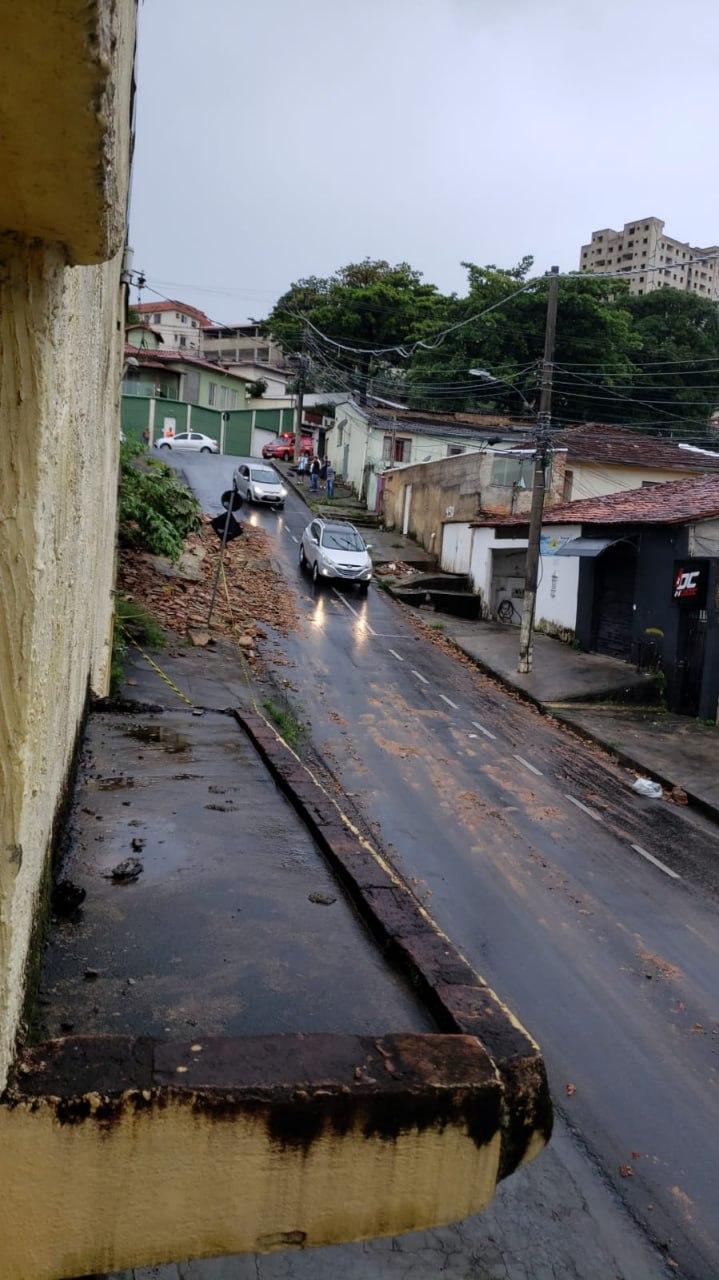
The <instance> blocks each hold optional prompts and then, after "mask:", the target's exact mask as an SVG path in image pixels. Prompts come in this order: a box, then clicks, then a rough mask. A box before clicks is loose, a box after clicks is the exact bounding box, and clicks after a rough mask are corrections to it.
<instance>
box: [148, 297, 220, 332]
mask: <svg viewBox="0 0 719 1280" xmlns="http://www.w3.org/2000/svg"><path fill="white" fill-rule="evenodd" d="M130 310H131V311H137V312H138V313H139V314H140V315H148V314H149V313H150V312H152V311H156V312H157V314H158V315H160V313H161V312H163V311H184V312H186V314H187V315H190V316H194V317H195V319H196V320H199V322H200V327H201V328H204V326H205V325H208V324H209V323H210V319H209V316H206V315H205V313H204V311H200V310H198V308H197V307H191V306H190V305H189V303H187V302H176V301H175V302H173V301H172V300H170V301H168V302H136V303H135V304H134V305H131V307H130Z"/></svg>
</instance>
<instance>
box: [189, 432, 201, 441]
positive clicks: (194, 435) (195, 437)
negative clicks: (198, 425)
mask: <svg viewBox="0 0 719 1280" xmlns="http://www.w3.org/2000/svg"><path fill="white" fill-rule="evenodd" d="M190 439H191V440H202V439H203V437H202V436H201V435H200V434H199V432H197V431H193V432H192V433H191V435H190Z"/></svg>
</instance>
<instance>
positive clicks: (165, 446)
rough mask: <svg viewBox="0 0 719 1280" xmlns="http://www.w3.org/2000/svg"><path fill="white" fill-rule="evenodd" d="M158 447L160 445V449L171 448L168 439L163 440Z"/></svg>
mask: <svg viewBox="0 0 719 1280" xmlns="http://www.w3.org/2000/svg"><path fill="white" fill-rule="evenodd" d="M157 447H158V449H169V448H170V446H169V444H168V443H167V441H166V440H163V442H162V444H158V446H157Z"/></svg>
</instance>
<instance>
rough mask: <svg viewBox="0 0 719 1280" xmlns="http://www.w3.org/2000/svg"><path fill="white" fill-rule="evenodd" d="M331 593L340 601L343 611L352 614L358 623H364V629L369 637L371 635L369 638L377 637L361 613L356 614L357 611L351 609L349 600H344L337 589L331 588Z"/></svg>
mask: <svg viewBox="0 0 719 1280" xmlns="http://www.w3.org/2000/svg"><path fill="white" fill-rule="evenodd" d="M332 591H333V592H334V594H335V595H336V596H337V599H338V600H340V601H341V602H342V604H343V605H344V607H345V609H349V611H350V613H353V614H354V616H355V618H356V619H357V621H358V622H362V623H364V625H365V626H366V628H367V630H368V631H369V633H370V635H371V636H376V635H377V632H376V631H374V630H373V628H372V627H371V626H370V624H369V622H366V621H365V619H364V618H363V617H362V615H361V613H358V612H357V610H356V609H354V608H353V607H352V605H351V604H350V602H349V600H345V598H344V596H343V595H341V594H340V592H339V591H338V590H337V588H336V587H333V588H332Z"/></svg>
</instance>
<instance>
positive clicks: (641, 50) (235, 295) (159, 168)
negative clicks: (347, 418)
mask: <svg viewBox="0 0 719 1280" xmlns="http://www.w3.org/2000/svg"><path fill="white" fill-rule="evenodd" d="M718 38H719V5H718V4H717V3H716V0H684V2H683V3H682V4H680V5H677V4H674V3H672V4H670V3H667V2H666V0H652V2H651V3H650V2H649V0H604V2H603V3H597V2H595V0H253V2H252V3H248V2H246V0H204V2H201V0H144V3H143V4H142V5H141V11H140V28H139V37H138V66H137V74H138V87H139V95H138V111H137V140H136V151H135V162H134V179H133V198H132V217H131V242H132V244H133V245H134V248H135V265H136V266H137V267H140V268H142V269H144V270H145V271H146V273H147V278H148V281H149V282H150V284H152V285H153V286H154V287H156V288H157V289H158V290H159V291H161V292H163V293H166V294H168V295H170V296H172V297H178V298H182V299H183V300H185V301H188V302H192V303H194V304H195V305H196V306H200V307H202V308H203V309H204V310H205V311H206V312H207V313H208V314H209V315H210V316H211V318H212V319H216V320H221V321H227V322H232V321H241V320H244V319H245V318H247V317H248V316H261V315H263V314H264V313H265V312H266V311H267V309H268V308H269V307H270V306H271V305H272V302H273V301H274V299H275V298H276V297H277V296H279V294H280V293H282V292H283V291H284V290H285V289H286V288H287V287H288V285H289V284H290V283H291V282H292V281H293V280H297V279H299V278H300V277H302V276H306V275H312V274H316V275H327V274H329V273H330V272H332V271H333V270H334V269H335V268H337V267H339V266H342V265H344V264H345V263H347V262H351V261H357V260H358V259H361V258H363V257H366V256H370V257H373V258H375V257H376V258H387V259H389V260H390V261H393V262H394V261H401V260H407V261H408V262H410V263H411V264H412V265H413V266H414V267H416V268H417V269H418V270H420V271H422V272H423V273H424V275H425V277H426V278H427V279H429V280H432V281H434V282H435V283H436V284H438V285H439V286H440V288H442V289H445V290H452V289H455V290H457V291H458V292H463V291H464V273H463V271H462V268H461V266H460V263H461V262H462V261H463V260H468V259H469V260H471V261H474V262H477V263H487V262H495V263H497V264H500V265H507V266H508V265H511V264H513V263H515V262H516V261H517V260H518V259H519V258H520V257H521V256H522V255H523V254H525V253H531V254H533V255H534V257H535V262H536V265H537V267H538V268H539V269H541V270H545V269H546V268H547V267H549V266H550V265H551V264H552V263H555V262H556V263H558V264H559V265H560V266H561V267H562V268H571V267H574V266H576V265H577V262H578V253H579V247H580V245H581V244H582V243H583V242H584V241H586V240H588V239H589V234H590V232H591V231H592V230H593V229H597V228H600V227H605V226H614V227H618V226H621V225H622V224H623V223H624V222H627V221H629V220H632V219H635V218H642V217H645V216H648V215H656V216H657V217H660V218H664V219H665V221H666V224H667V232H668V233H669V234H670V235H673V236H677V237H679V238H680V239H685V240H690V241H691V242H692V243H694V244H700V245H702V246H706V245H709V244H713V243H716V242H718V241H719V200H717V194H718V192H717V186H718V182H717V172H718V171H717V160H716V136H717V79H716V51H717V41H718ZM152 296H153V295H152V294H147V293H146V294H145V295H144V297H145V300H147V301H149V300H150V299H151V298H152Z"/></svg>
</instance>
